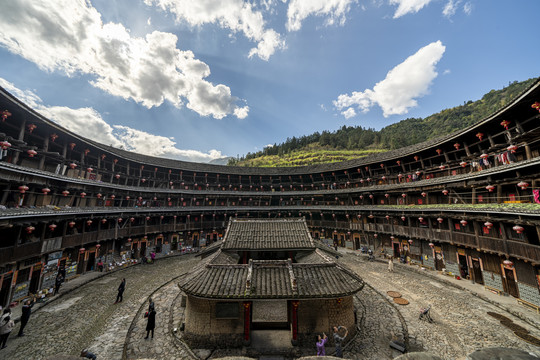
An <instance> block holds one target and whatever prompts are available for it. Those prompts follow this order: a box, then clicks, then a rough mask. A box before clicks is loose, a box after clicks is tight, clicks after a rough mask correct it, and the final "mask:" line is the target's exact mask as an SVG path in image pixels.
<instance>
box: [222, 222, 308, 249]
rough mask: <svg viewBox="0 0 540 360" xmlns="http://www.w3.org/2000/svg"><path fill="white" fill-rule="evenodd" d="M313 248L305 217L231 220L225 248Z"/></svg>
mask: <svg viewBox="0 0 540 360" xmlns="http://www.w3.org/2000/svg"><path fill="white" fill-rule="evenodd" d="M306 248H308V249H312V248H314V244H313V241H312V240H311V237H310V235H309V230H308V227H307V225H306V222H305V220H304V219H287V220H285V219H279V220H276V219H268V220H267V219H265V220H262V219H257V220H242V219H233V220H231V223H230V226H229V230H228V232H227V234H226V235H225V239H224V244H223V249H224V250H231V249H244V250H247V249H249V250H278V249H306Z"/></svg>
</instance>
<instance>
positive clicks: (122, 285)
mask: <svg viewBox="0 0 540 360" xmlns="http://www.w3.org/2000/svg"><path fill="white" fill-rule="evenodd" d="M124 290H126V279H125V278H124V279H122V282H121V283H120V286H118V295H116V301H115V302H114V303H115V304H118V303H119V302H122V300H123V296H124Z"/></svg>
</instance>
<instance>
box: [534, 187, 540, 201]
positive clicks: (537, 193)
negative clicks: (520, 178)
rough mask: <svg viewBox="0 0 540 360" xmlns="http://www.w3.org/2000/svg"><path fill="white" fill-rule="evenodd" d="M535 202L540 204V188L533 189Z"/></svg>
mask: <svg viewBox="0 0 540 360" xmlns="http://www.w3.org/2000/svg"><path fill="white" fill-rule="evenodd" d="M533 197H534V202H535V203H537V204H540V190H538V189H536V190H533Z"/></svg>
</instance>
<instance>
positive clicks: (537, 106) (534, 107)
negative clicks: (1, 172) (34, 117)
mask: <svg viewBox="0 0 540 360" xmlns="http://www.w3.org/2000/svg"><path fill="white" fill-rule="evenodd" d="M531 107H532V108H533V109H536V110H538V112H540V102H538V101H536V102H535V103H534V104H532V105H531ZM6 111H7V110H6ZM10 115H11V114H10ZM2 119H4V117H3V116H2ZM2 121H3V120H2Z"/></svg>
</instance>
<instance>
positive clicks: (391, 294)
mask: <svg viewBox="0 0 540 360" xmlns="http://www.w3.org/2000/svg"><path fill="white" fill-rule="evenodd" d="M386 294H387V295H388V296H390V297H393V298H400V297H401V294H400V293H398V292H397V291H387V292H386Z"/></svg>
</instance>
